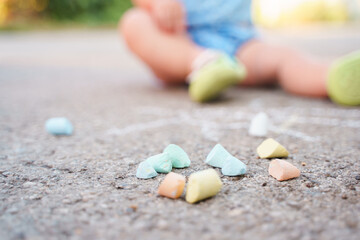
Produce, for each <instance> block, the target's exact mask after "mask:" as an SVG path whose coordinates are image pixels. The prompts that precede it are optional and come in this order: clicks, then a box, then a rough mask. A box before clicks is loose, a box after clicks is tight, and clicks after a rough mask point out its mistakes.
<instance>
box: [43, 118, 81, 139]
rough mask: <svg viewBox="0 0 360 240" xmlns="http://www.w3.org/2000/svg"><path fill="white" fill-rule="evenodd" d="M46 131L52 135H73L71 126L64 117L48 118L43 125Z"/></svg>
mask: <svg viewBox="0 0 360 240" xmlns="http://www.w3.org/2000/svg"><path fill="white" fill-rule="evenodd" d="M45 128H46V131H47V132H48V133H50V134H52V135H58V136H60V135H71V134H72V133H73V130H74V128H73V125H72V124H71V122H70V121H69V120H68V119H67V118H64V117H57V118H50V119H48V120H47V121H46V123H45Z"/></svg>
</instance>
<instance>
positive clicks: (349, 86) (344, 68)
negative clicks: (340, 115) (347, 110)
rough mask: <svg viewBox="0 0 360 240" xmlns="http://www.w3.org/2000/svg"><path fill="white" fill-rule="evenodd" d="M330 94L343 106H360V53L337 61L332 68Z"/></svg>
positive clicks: (329, 84)
mask: <svg viewBox="0 0 360 240" xmlns="http://www.w3.org/2000/svg"><path fill="white" fill-rule="evenodd" d="M327 88H328V94H329V97H330V98H331V100H333V101H334V102H336V103H338V104H342V105H351V106H356V105H360V51H359V52H355V53H352V54H349V55H347V56H345V57H343V58H341V59H339V60H338V61H336V62H335V63H334V64H333V65H332V66H331V68H330V72H329V77H328V86H327Z"/></svg>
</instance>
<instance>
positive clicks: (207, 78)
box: [189, 54, 246, 102]
mask: <svg viewBox="0 0 360 240" xmlns="http://www.w3.org/2000/svg"><path fill="white" fill-rule="evenodd" d="M245 76H246V70H245V67H244V66H243V65H242V64H241V63H239V62H237V61H234V60H232V59H230V58H229V57H228V56H226V55H223V54H221V55H219V57H217V58H216V59H215V60H214V61H211V62H209V63H207V64H205V65H204V66H203V67H201V68H200V69H199V70H197V71H196V72H195V73H194V74H193V75H192V76H191V82H190V86H189V94H190V98H191V99H192V100H194V101H196V102H207V101H210V100H213V99H215V98H216V97H218V96H219V95H220V93H221V92H222V91H223V90H225V89H227V88H229V87H230V86H232V85H236V84H238V83H240V82H241V81H242V80H243V79H244V78H245Z"/></svg>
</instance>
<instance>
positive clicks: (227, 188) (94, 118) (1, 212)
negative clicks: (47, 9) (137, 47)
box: [0, 27, 360, 240]
mask: <svg viewBox="0 0 360 240" xmlns="http://www.w3.org/2000/svg"><path fill="white" fill-rule="evenodd" d="M264 38H265V39H267V40H268V41H272V42H277V43H280V44H286V45H290V46H293V47H295V48H297V49H300V50H306V51H308V52H310V53H312V54H315V55H317V56H319V57H320V58H324V59H326V60H331V59H334V58H335V57H337V56H340V55H342V54H345V53H348V52H350V51H352V50H355V49H359V48H360V46H359V45H360V34H359V31H358V28H351V27H349V28H334V29H333V28H331V29H328V28H327V29H325V30H319V29H306V30H303V31H301V32H298V31H297V32H289V31H285V32H265V37H264ZM259 112H265V113H267V114H268V116H269V117H270V120H271V127H270V131H269V134H268V137H273V138H275V139H276V140H278V141H279V142H280V143H282V144H283V145H284V146H285V147H286V148H287V149H288V150H289V152H290V156H289V157H288V159H287V160H288V161H289V162H291V163H292V164H294V165H295V166H297V167H298V168H299V169H300V170H301V176H300V177H299V178H297V179H293V180H289V181H284V182H278V181H276V180H275V179H274V178H272V177H271V176H269V175H268V172H267V169H268V165H269V160H261V159H258V158H257V154H256V151H255V150H256V147H257V146H258V145H259V144H260V143H261V142H262V141H263V140H264V138H255V137H252V136H249V135H248V132H247V131H248V127H249V123H250V120H251V119H252V117H253V116H255V114H257V113H259ZM58 116H60V117H61V116H64V117H67V118H68V119H69V120H70V121H71V122H72V123H73V124H74V127H75V131H74V134H73V135H72V136H69V137H54V136H51V135H49V134H48V133H47V132H46V131H45V129H44V124H45V121H46V120H47V119H48V118H50V117H58ZM170 143H175V144H178V145H180V146H181V147H183V149H184V150H186V152H187V153H188V154H189V156H190V158H191V160H192V164H191V166H190V167H189V168H186V169H179V170H174V172H177V173H181V174H183V175H185V176H186V177H188V176H189V175H190V174H191V173H193V172H196V171H198V170H202V169H207V168H209V166H206V164H205V163H204V159H205V158H206V155H207V154H208V153H209V152H210V150H211V148H212V147H213V146H214V145H215V144H216V143H221V144H222V145H223V146H224V147H225V148H226V149H228V151H229V152H230V153H232V154H233V155H234V156H236V157H237V158H239V159H240V160H242V161H243V162H244V163H246V164H247V166H248V172H247V174H246V175H245V176H242V177H225V176H221V174H220V171H219V170H218V169H217V171H218V172H219V174H220V176H221V179H222V181H223V188H222V190H221V192H220V193H219V194H218V195H217V196H215V197H213V198H211V199H208V200H206V201H203V202H200V203H198V204H194V205H191V204H188V203H187V202H186V201H185V200H184V197H182V198H180V199H178V200H170V199H166V198H163V197H160V196H158V195H157V187H158V185H159V183H160V182H161V180H162V179H163V178H164V176H165V175H164V174H160V175H159V176H158V177H156V178H154V179H150V180H140V179H137V178H136V177H135V173H136V168H137V165H138V164H139V163H140V162H141V161H143V160H144V159H146V158H147V157H149V156H151V155H155V154H158V153H160V152H161V151H162V150H163V149H164V148H165V147H166V146H167V145H168V144H170ZM359 156H360V109H359V108H344V107H341V106H337V105H335V104H333V103H331V102H330V101H329V100H326V99H323V100H319V99H310V98H302V97H297V96H292V95H289V94H287V93H285V92H283V91H282V90H281V89H279V88H276V87H274V88H256V89H255V88H240V87H237V88H233V89H231V90H229V91H228V92H227V93H226V94H225V95H224V96H223V97H222V98H221V99H220V100H219V101H217V102H213V103H210V104H204V105H200V104H197V103H193V102H191V101H190V100H189V98H188V95H187V91H186V87H172V88H165V87H164V86H162V85H160V84H159V83H157V82H156V80H155V79H154V77H153V76H152V75H151V73H150V72H149V70H148V69H147V68H146V67H145V66H144V65H143V64H142V63H141V62H139V61H138V60H137V59H136V58H134V57H133V56H132V55H131V54H130V53H129V52H128V51H127V50H126V47H125V46H124V44H123V42H122V40H121V38H119V37H118V36H117V34H116V32H115V30H96V31H84V30H81V31H80V30H69V31H53V32H18V33H5V32H2V33H0V236H1V237H0V238H1V239H165V238H166V239H265V238H266V239H287V240H289V239H337V240H338V239H347V240H351V239H359V236H360V222H359V221H360V203H359V199H360V197H359V196H360V195H359V192H360V157H359Z"/></svg>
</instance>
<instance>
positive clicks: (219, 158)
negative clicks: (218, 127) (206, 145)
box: [205, 144, 231, 168]
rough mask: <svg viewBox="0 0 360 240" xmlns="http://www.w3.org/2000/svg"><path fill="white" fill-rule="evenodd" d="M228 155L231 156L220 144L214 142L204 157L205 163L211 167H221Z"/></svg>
mask: <svg viewBox="0 0 360 240" xmlns="http://www.w3.org/2000/svg"><path fill="white" fill-rule="evenodd" d="M229 157H231V154H230V153H229V152H228V151H226V149H225V148H224V147H223V146H221V144H216V145H215V147H214V148H213V149H212V150H211V151H210V153H209V154H208V156H207V157H206V160H205V163H207V164H209V165H210V166H213V167H218V168H222V167H223V166H224V164H225V161H226V159H227V158H229Z"/></svg>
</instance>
